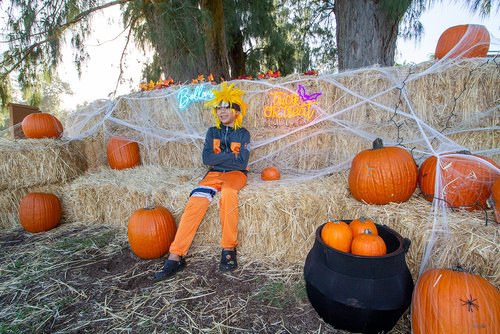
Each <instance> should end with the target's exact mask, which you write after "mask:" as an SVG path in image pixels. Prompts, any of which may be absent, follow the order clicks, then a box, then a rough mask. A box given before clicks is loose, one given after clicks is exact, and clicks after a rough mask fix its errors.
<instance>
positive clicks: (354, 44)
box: [334, 0, 411, 71]
mask: <svg viewBox="0 0 500 334" xmlns="http://www.w3.org/2000/svg"><path fill="white" fill-rule="evenodd" d="M388 1H389V0H335V6H334V12H335V20H336V23H337V28H336V35H337V52H338V63H339V70H340V71H342V70H348V69H355V68H360V67H365V66H370V65H375V64H379V65H382V66H393V65H394V53H395V51H396V40H397V37H398V32H399V23H400V22H401V19H402V17H403V15H404V13H405V11H406V10H407V9H408V7H409V5H410V3H411V1H407V2H406V3H407V4H408V5H402V6H401V5H400V6H399V7H401V8H398V10H392V11H391V10H388V9H387V6H385V7H384V3H387V2H388Z"/></svg>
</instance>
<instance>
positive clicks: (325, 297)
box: [304, 220, 413, 333]
mask: <svg viewBox="0 0 500 334" xmlns="http://www.w3.org/2000/svg"><path fill="white" fill-rule="evenodd" d="M344 222H346V223H349V222H350V221H349V220H344ZM323 226H325V224H323V225H321V226H320V227H318V229H317V230H316V241H315V242H314V245H313V247H312V249H311V251H310V252H309V254H308V255H307V258H306V262H305V266H304V279H305V281H306V291H307V296H308V298H309V301H310V302H311V304H312V306H313V307H314V309H315V310H316V312H318V314H319V315H320V316H321V317H322V318H323V319H324V320H325V321H326V322H327V323H329V324H330V325H332V326H333V327H335V328H337V329H345V330H348V331H351V332H356V333H387V332H388V331H390V330H391V329H392V328H393V327H394V326H395V325H396V322H397V321H398V319H399V318H400V317H401V315H402V314H403V313H404V312H405V311H406V309H407V308H408V306H410V303H411V295H412V292H413V280H412V277H411V274H410V271H409V270H408V266H407V265H406V261H405V254H406V253H407V252H408V248H409V247H410V240H408V239H406V238H404V239H403V238H402V237H401V235H399V234H398V233H397V232H396V231H394V230H392V229H390V228H388V227H387V226H382V225H378V224H377V229H378V232H379V235H380V236H381V237H382V239H384V241H385V243H386V246H387V254H386V255H384V256H374V257H368V256H357V255H353V254H349V253H345V252H341V251H338V250H335V249H333V248H331V247H329V246H327V245H326V244H325V243H324V242H323V240H321V230H322V229H323Z"/></svg>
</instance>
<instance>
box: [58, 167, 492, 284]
mask: <svg viewBox="0 0 500 334" xmlns="http://www.w3.org/2000/svg"><path fill="white" fill-rule="evenodd" d="M204 172H205V171H204V170H203V169H191V170H189V169H184V170H175V169H170V170H165V169H162V168H161V167H159V166H141V167H138V168H134V169H130V170H125V171H113V170H109V169H102V170H101V171H100V172H98V173H95V174H91V175H88V176H85V177H80V178H79V179H77V180H75V181H74V182H73V183H71V184H69V185H66V186H65V198H66V204H67V205H68V207H69V208H68V211H69V216H71V219H73V220H75V221H88V222H93V223H99V224H102V223H105V224H119V225H121V226H126V225H127V221H128V218H129V217H130V214H131V213H132V212H133V211H135V210H136V209H138V208H140V207H143V206H146V205H147V204H148V203H149V204H150V203H155V204H157V205H163V206H165V207H167V208H168V209H169V210H170V211H171V212H172V214H173V215H174V217H175V219H176V221H177V222H179V220H180V216H181V215H182V212H183V210H184V207H185V205H186V203H187V200H188V195H189V193H190V191H191V190H192V189H193V187H195V185H196V184H197V182H198V181H199V180H200V179H201V177H202V176H203V175H204ZM347 178H348V173H347V171H345V172H341V173H334V174H332V175H330V176H326V177H322V178H315V179H312V180H303V181H298V180H285V181H278V182H263V181H261V180H260V178H259V176H258V175H256V174H252V173H250V174H249V179H248V185H247V186H246V187H245V188H243V189H242V190H241V192H240V195H239V200H240V207H239V215H240V217H239V241H240V245H239V246H238V249H239V251H241V252H243V253H244V254H246V255H247V256H251V257H259V256H260V255H262V254H272V256H274V257H275V258H276V259H279V260H280V261H285V262H291V263H296V262H303V261H304V259H305V256H306V255H307V253H308V251H309V250H310V248H311V247H312V244H313V242H314V237H315V231H316V229H317V227H318V226H319V225H321V224H323V223H325V222H327V221H328V220H331V219H354V218H357V217H361V216H365V217H370V218H372V219H374V220H375V221H376V222H377V223H379V224H384V225H387V226H389V227H391V228H393V229H394V230H396V231H397V232H399V233H400V234H401V235H402V236H403V237H406V238H409V239H410V240H411V241H412V245H411V247H410V251H409V253H408V255H407V263H408V266H409V267H410V270H411V272H412V274H413V277H414V278H416V277H417V274H418V271H419V269H420V265H421V263H422V256H423V253H424V247H425V245H426V244H427V242H428V240H429V238H430V236H431V231H432V223H433V221H432V219H431V218H432V217H433V215H431V214H430V208H431V204H430V202H428V201H426V200H424V199H422V198H420V197H419V196H418V190H417V192H416V194H414V196H413V197H412V198H411V199H410V200H409V201H407V202H405V203H401V204H389V205H384V206H375V205H366V204H364V203H361V202H358V201H356V200H355V199H353V198H352V197H351V195H350V193H349V190H348V186H347ZM285 179H286V175H285ZM442 221H443V222H448V224H449V227H450V228H449V233H448V234H446V235H443V236H442V238H441V239H442V240H443V241H446V242H441V241H440V242H438V244H437V246H438V247H437V248H436V249H435V250H434V251H433V252H434V253H433V254H434V255H435V257H436V259H435V260H434V262H433V263H435V265H439V266H452V265H455V264H456V262H457V261H459V262H461V264H462V265H463V266H469V267H470V266H471V265H473V266H474V267H475V268H476V271H479V272H481V273H482V274H483V275H484V276H485V277H487V278H488V279H489V280H490V282H492V283H493V284H495V285H497V286H500V266H498V264H499V263H498V261H499V260H498V259H497V257H496V254H498V251H499V250H500V249H499V248H500V246H499V244H498V241H497V239H498V231H497V229H496V228H495V227H494V226H492V225H491V224H490V225H489V226H484V216H483V214H482V213H481V212H472V213H470V212H462V211H459V212H449V213H448V215H447V217H446V219H444V218H443V220H442ZM220 233H221V230H220V224H219V213H218V199H217V198H216V200H214V201H213V202H212V204H211V205H210V206H209V209H208V211H207V214H206V216H205V218H204V220H203V222H202V224H201V226H200V229H199V231H198V233H197V235H196V237H195V240H194V244H198V245H200V244H206V243H209V244H214V245H218V243H219V240H220ZM441 239H440V240H441ZM445 239H446V240H445ZM457 245H459V247H458V248H457V247H456V246H457ZM450 247H452V248H453V251H450ZM455 248H456V249H455ZM441 254H442V255H444V256H441Z"/></svg>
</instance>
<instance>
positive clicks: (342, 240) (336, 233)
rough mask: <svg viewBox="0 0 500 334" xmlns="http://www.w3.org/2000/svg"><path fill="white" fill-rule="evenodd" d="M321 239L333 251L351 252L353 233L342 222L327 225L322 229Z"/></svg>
mask: <svg viewBox="0 0 500 334" xmlns="http://www.w3.org/2000/svg"><path fill="white" fill-rule="evenodd" d="M321 239H322V240H323V242H324V243H325V244H327V245H328V246H330V247H331V248H333V249H337V250H339V251H342V252H346V253H349V251H350V250H351V242H352V231H351V228H350V227H349V225H347V224H346V223H345V222H343V221H341V220H336V221H331V222H328V223H326V224H325V225H324V226H323V228H322V229H321Z"/></svg>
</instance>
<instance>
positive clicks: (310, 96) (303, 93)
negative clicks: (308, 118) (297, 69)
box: [297, 84, 321, 102]
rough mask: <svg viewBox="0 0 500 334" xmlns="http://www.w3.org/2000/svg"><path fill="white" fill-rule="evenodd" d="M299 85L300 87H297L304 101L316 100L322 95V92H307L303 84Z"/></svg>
mask: <svg viewBox="0 0 500 334" xmlns="http://www.w3.org/2000/svg"><path fill="white" fill-rule="evenodd" d="M298 87H299V88H298V89H297V94H299V96H300V98H301V99H302V101H304V102H306V101H316V100H317V98H318V97H320V96H321V92H317V93H312V94H307V93H306V89H305V88H304V86H302V85H301V84H299V86H298Z"/></svg>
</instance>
